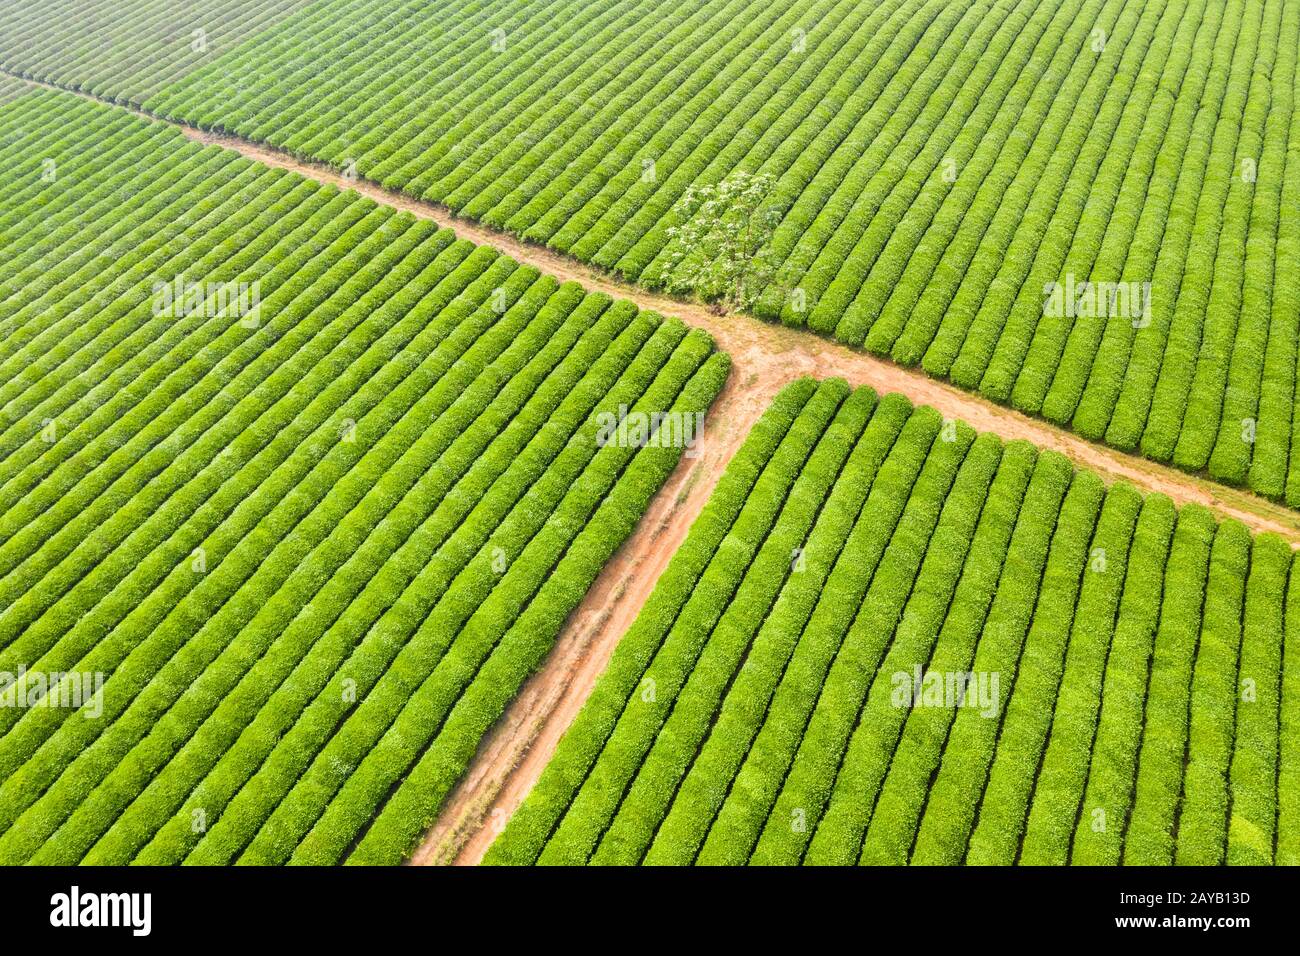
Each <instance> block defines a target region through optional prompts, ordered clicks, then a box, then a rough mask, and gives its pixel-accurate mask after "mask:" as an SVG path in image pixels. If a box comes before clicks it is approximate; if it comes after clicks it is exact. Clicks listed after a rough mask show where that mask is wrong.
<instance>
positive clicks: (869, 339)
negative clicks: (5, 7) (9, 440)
mask: <svg viewBox="0 0 1300 956" xmlns="http://www.w3.org/2000/svg"><path fill="white" fill-rule="evenodd" d="M360 24H364V26H363V27H361V26H358V25H360ZM1297 50H1300V5H1297V4H1296V3H1294V2H1290V0H1223V2H1206V0H996V2H995V0H977V2H966V0H962V2H957V0H884V2H881V3H857V2H853V0H800V2H799V3H796V4H785V5H773V4H769V3H761V2H758V0H728V2H724V3H716V2H705V0H686V2H683V3H679V4H674V5H673V6H672V8H671V9H670V10H669V9H665V8H664V7H663V5H662V4H654V3H650V2H648V0H536V2H530V0H489V2H486V3H483V2H478V0H475V2H469V0H454V2H451V3H446V4H436V5H428V4H415V3H402V2H399V0H320V2H317V3H314V4H312V5H311V6H309V7H306V8H304V9H302V10H300V11H298V12H297V13H296V14H295V15H293V16H291V17H289V18H287V19H286V20H284V22H282V23H280V24H278V25H277V26H275V27H273V28H270V29H268V30H266V31H264V32H262V33H261V34H259V35H258V36H256V37H254V38H252V39H250V40H249V41H248V42H246V43H245V44H243V45H242V46H240V47H239V48H238V49H236V50H234V51H232V52H229V53H228V54H226V55H224V56H222V57H220V58H219V59H218V60H216V61H215V62H214V63H212V64H210V65H208V66H207V67H204V68H200V69H198V70H195V71H193V72H191V73H189V74H188V75H186V76H185V77H183V78H182V79H181V80H179V81H178V82H177V83H175V84H172V85H169V86H167V87H166V88H164V89H162V90H160V91H159V93H158V94H157V95H156V96H154V97H151V98H150V99H149V100H148V101H147V102H146V106H147V107H148V108H149V109H151V110H154V111H157V112H158V113H161V114H163V115H165V116H168V117H172V118H175V119H178V120H182V121H185V122H188V123H193V124H198V125H200V126H203V127H205V128H206V127H212V128H216V129H220V130H226V131H230V132H233V133H235V134H238V135H240V136H243V137H247V138H250V139H253V140H257V141H265V142H267V143H270V144H273V145H275V146H277V147H280V148H282V149H285V150H288V151H290V152H292V153H294V154H296V155H300V156H304V157H311V158H314V159H319V160H323V161H325V162H328V163H332V164H335V165H337V166H340V167H342V168H346V169H349V170H355V171H357V172H358V173H359V174H360V175H361V176H364V177H367V178H369V179H373V180H376V181H378V182H380V183H382V184H384V185H385V186H389V187H393V188H397V189H401V190H404V191H406V192H409V193H412V194H414V195H417V196H421V197H425V198H428V199H432V200H436V201H438V202H441V203H445V204H447V205H448V206H450V207H451V208H452V209H454V210H456V211H457V212H458V213H460V214H462V215H465V216H470V217H474V218H476V219H479V220H481V221H482V222H484V223H487V224H489V225H491V226H495V227H499V228H501V229H504V230H508V231H510V232H513V233H516V234H518V235H521V236H524V237H526V238H528V239H531V240H534V241H536V242H539V243H545V244H546V245H548V246H551V247H553V248H555V249H558V250H562V251H564V252H567V253H571V254H572V255H574V256H576V257H578V258H580V259H583V260H586V261H589V262H592V263H595V264H598V265H600V266H603V267H605V268H607V269H610V270H613V271H615V272H617V273H621V274H622V275H624V276H627V277H629V278H633V279H636V280H638V281H639V282H641V283H642V284H646V285H650V286H656V285H659V284H662V283H663V282H665V281H666V276H665V272H664V270H665V268H667V267H668V264H669V258H668V248H669V239H670V236H671V232H670V230H671V229H672V228H674V226H676V225H679V224H680V222H679V217H678V213H677V212H676V211H675V207H676V205H677V203H678V202H679V200H681V199H682V197H683V196H684V195H685V193H686V191H687V189H688V188H689V187H690V186H692V185H701V184H711V183H717V182H720V181H722V180H724V179H726V178H727V177H728V176H731V175H732V174H733V173H736V172H738V171H741V172H748V173H757V174H763V175H766V176H769V177H770V178H771V181H772V183H773V186H772V194H771V200H770V211H771V212H772V213H773V215H774V216H775V217H776V218H777V221H778V224H777V225H776V227H775V229H774V231H773V232H772V234H771V236H770V240H769V241H768V243H767V255H768V257H769V258H770V259H771V260H772V261H773V262H774V263H776V264H777V265H778V266H779V270H778V272H777V273H776V275H775V278H773V280H772V281H771V283H770V285H769V286H768V288H767V291H766V292H765V293H764V294H763V295H762V296H760V297H759V299H758V301H757V302H756V303H755V305H754V306H753V308H754V310H755V311H756V312H757V313H758V314H760V315H762V316H765V317H768V318H772V319H777V318H779V319H780V320H781V321H784V322H787V323H791V324H795V325H806V326H808V327H811V328H812V329H815V330H817V331H819V332H822V333H825V334H828V335H834V336H836V337H837V338H839V339H841V340H842V341H844V342H847V343H850V344H853V345H861V346H864V347H865V348H867V349H869V350H871V351H872V352H875V353H878V354H881V355H884V356H889V357H891V358H892V359H894V360H896V361H898V362H900V363H903V364H906V365H920V366H922V367H923V368H924V369H925V370H926V371H927V372H929V373H930V374H932V375H935V376H939V377H944V378H947V379H950V380H951V381H953V382H955V383H957V384H959V385H961V386H963V387H966V388H969V389H972V390H978V391H979V392H981V393H983V394H984V395H986V396H988V397H990V398H992V399H994V400H996V401H998V402H1002V403H1007V404H1010V405H1012V406H1014V407H1015V408H1017V409H1020V410H1023V411H1025V412H1027V413H1030V414H1034V415H1041V416H1044V417H1045V418H1047V419H1049V420H1050V421H1052V422H1057V423H1061V424H1063V425H1067V426H1069V427H1070V428H1072V429H1074V430H1076V431H1077V432H1079V433H1080V434H1082V435H1084V436H1086V437H1088V438H1092V439H1096V440H1104V441H1106V442H1108V443H1110V444H1111V445H1113V446H1115V447H1117V448H1120V449H1123V450H1136V451H1139V452H1140V453H1142V454H1143V455H1146V456H1148V457H1150V458H1153V459H1156V460H1158V461H1161V462H1172V463H1174V464H1176V465H1178V466H1179V467H1181V468H1184V469H1187V470H1191V471H1208V472H1209V474H1211V475H1212V476H1214V477H1216V478H1218V479H1221V480H1223V481H1227V482H1230V483H1235V484H1243V485H1248V486H1249V487H1250V488H1252V489H1255V490H1257V491H1259V492H1260V493H1262V494H1264V495H1267V496H1269V497H1272V498H1276V499H1282V500H1286V501H1287V502H1289V503H1290V504H1292V505H1295V506H1300V455H1292V454H1291V448H1292V445H1293V442H1294V440H1295V437H1296V430H1297V428H1300V419H1297V417H1296V416H1295V414H1294V412H1295V406H1296V382H1295V378H1296V374H1295V373H1296V366H1297V330H1298V327H1300V308H1298V307H1297V302H1300V219H1297V217H1295V216H1294V215H1284V214H1283V211H1284V210H1289V209H1295V208H1296V207H1297V205H1300V112H1297V111H1296V110H1295V109H1294V103H1295V98H1296V97H1295V92H1296V82H1297V70H1296V59H1297ZM1052 290H1056V291H1052Z"/></svg>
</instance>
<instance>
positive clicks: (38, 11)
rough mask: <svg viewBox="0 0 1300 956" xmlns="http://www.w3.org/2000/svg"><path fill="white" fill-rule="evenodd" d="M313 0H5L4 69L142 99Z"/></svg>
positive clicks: (0, 29)
mask: <svg viewBox="0 0 1300 956" xmlns="http://www.w3.org/2000/svg"><path fill="white" fill-rule="evenodd" d="M309 3H311V0H185V2H184V3H176V2H173V0H41V2H40V3H24V2H17V0H3V2H0V69H4V70H7V71H9V72H10V73H14V74H17V75H19V76H24V77H27V78H29V79H34V80H41V81H44V82H47V83H53V84H56V85H58V86H63V87H67V88H69V89H74V90H82V91H84V92H86V93H90V94H92V95H94V96H99V97H102V98H104V99H109V100H113V101H115V102H122V103H132V104H137V105H138V104H139V103H141V102H142V101H143V100H144V99H146V98H147V97H149V96H152V95H153V94H154V93H157V92H158V90H160V89H162V87H163V86H165V85H167V84H168V83H171V82H172V81H174V80H176V79H178V78H180V77H181V76H183V75H185V74H186V73H187V72H189V71H190V70H193V69H195V68H197V67H199V66H202V65H203V64H205V63H211V62H212V61H213V60H214V59H215V58H216V57H218V56H219V55H221V54H222V53H226V52H229V51H230V50H232V49H234V48H235V47H236V46H237V45H238V44H239V43H240V42H242V41H243V40H245V39H247V38H248V37H251V36H255V35H256V34H258V33H260V32H262V31H263V30H266V29H267V28H268V27H271V26H274V25H275V24H276V23H278V22H279V21H280V20H282V19H283V18H284V17H286V16H288V15H289V14H290V13H291V12H293V11H294V10H298V9H301V8H302V7H305V6H307V5H308V4H309Z"/></svg>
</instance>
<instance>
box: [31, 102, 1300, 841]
mask: <svg viewBox="0 0 1300 956" xmlns="http://www.w3.org/2000/svg"><path fill="white" fill-rule="evenodd" d="M38 85H42V86H44V85H47V84H38ZM51 88H55V87H51ZM80 95H85V94H80ZM132 112H136V113H139V115H146V116H147V114H144V113H140V111H138V110H132ZM149 118H151V119H156V118H154V117H149ZM159 122H165V121H162V120H159ZM173 125H176V126H177V128H179V129H181V130H182V131H183V132H184V134H185V135H186V136H188V137H189V138H191V139H193V140H196V141H198V142H201V143H216V144H220V145H222V146H225V147H228V148H230V149H233V150H236V151H237V152H239V153H242V154H243V155H244V156H247V157H248V158H250V159H255V160H259V161H261V162H263V163H265V164H267V165H269V166H275V167H279V168H282V169H289V170H293V171H295V172H298V173H300V174H302V175H304V176H308V177H311V178H313V179H315V180H318V181H320V182H327V183H332V184H334V185H336V186H339V187H341V188H349V189H354V190H356V191H357V192H359V193H361V194H362V195H365V196H368V197H370V198H372V199H374V200H376V201H378V202H382V203H386V204H388V205H391V206H395V207H397V208H399V209H403V210H406V211H408V212H410V213H411V214H413V215H415V216H418V217H420V218H422V219H429V220H432V221H434V222H436V223H438V224H439V225H441V226H445V227H448V228H452V229H454V230H455V231H456V233H457V234H458V235H460V236H462V237H463V238H465V239H469V240H470V241H472V242H475V243H479V244H482V245H490V246H494V247H495V248H497V249H500V250H501V251H503V252H505V253H506V254H507V255H509V256H511V257H512V258H514V259H516V260H517V261H519V262H522V263H527V264H529V265H533V266H536V267H537V268H539V269H541V270H543V271H545V272H549V273H551V274H552V275H555V276H557V277H559V278H561V279H566V280H567V279H574V280H577V281H579V282H581V283H582V284H583V285H585V286H587V287H588V288H590V289H595V290H599V291H601V292H606V293H608V294H610V295H612V296H615V297H618V298H624V299H630V300H631V301H632V302H634V303H636V304H637V305H638V306H640V307H641V308H643V309H653V310H655V311H657V312H661V313H664V314H668V315H675V316H678V317H680V318H682V319H683V320H685V321H686V322H688V323H690V324H691V325H694V326H698V327H700V328H703V329H705V330H707V331H708V332H710V333H711V334H712V335H713V337H714V339H715V340H716V341H717V344H718V347H719V348H721V349H723V350H724V351H726V352H728V353H730V354H731V357H732V360H733V363H734V364H733V369H732V374H731V377H730V379H729V380H728V382H727V385H726V386H725V388H724V389H723V392H722V394H721V395H720V396H719V398H718V400H717V402H716V403H715V405H714V406H713V408H712V409H711V410H710V412H709V415H708V417H707V419H706V426H705V431H704V436H703V441H702V443H701V444H702V453H701V455H700V456H699V457H697V458H695V459H686V458H683V460H682V461H681V462H680V464H679V465H678V467H677V469H676V470H675V471H674V472H673V474H672V475H671V476H670V477H669V479H668V482H667V483H666V484H665V486H664V489H663V490H662V492H661V493H660V494H659V495H657V496H656V497H655V499H654V501H653V502H652V503H651V506H650V509H649V510H648V511H647V513H646V515H645V517H644V518H643V519H642V521H641V522H640V524H639V525H638V526H637V528H636V530H635V531H634V532H633V533H632V535H631V536H630V537H629V538H628V540H627V541H626V542H625V543H624V545H623V547H622V548H621V549H620V550H619V552H618V553H617V554H616V555H615V556H614V558H613V559H612V560H611V561H610V562H609V564H608V565H607V566H606V567H605V568H604V569H603V571H602V572H601V574H600V576H599V577H598V578H597V579H596V583H595V584H594V585H593V587H592V588H591V590H590V591H589V592H588V594H587V595H586V597H585V598H584V600H583V601H582V603H581V604H580V605H579V606H578V609H577V610H576V611H575V612H574V613H573V614H572V615H571V616H570V618H569V620H568V622H567V623H566V625H565V628H564V630H563V632H562V633H561V634H560V636H559V639H558V640H557V642H556V646H555V648H554V650H553V651H552V652H551V654H550V656H549V657H548V658H547V661H546V663H545V664H544V665H543V667H542V668H541V670H539V671H538V672H537V673H536V674H534V675H533V677H532V678H530V679H529V680H528V681H527V682H526V683H525V685H524V687H523V690H522V691H521V693H520V694H519V696H518V697H517V698H516V700H515V701H514V703H513V704H512V705H511V706H510V707H509V708H508V710H507V711H506V713H505V715H504V716H503V717H502V719H501V720H500V721H498V723H497V725H496V726H495V727H494V728H493V729H492V731H491V732H490V733H489V734H488V736H487V737H486V738H485V739H484V741H483V743H482V744H481V746H480V748H479V753H478V755H477V757H476V758H475V761H474V763H473V764H472V765H471V767H470V770H469V772H468V773H467V775H466V776H465V778H464V779H463V780H462V781H461V783H460V785H459V786H457V787H456V789H455V790H454V791H453V792H452V794H451V796H450V797H449V798H448V802H447V805H446V806H445V807H444V808H443V812H442V814H441V816H440V818H439V820H438V822H437V823H436V824H435V825H434V827H433V828H432V829H431V830H430V832H429V833H428V834H427V836H426V839H425V841H424V843H423V844H422V845H421V847H420V849H419V850H418V851H417V852H416V853H415V855H414V856H413V857H412V860H411V862H413V863H417V864H419V863H435V864H436V863H453V862H454V863H462V864H464V863H477V862H478V861H479V860H480V859H481V858H482V856H483V854H484V852H486V850H487V848H488V846H489V845H490V844H491V842H492V839H493V838H494V836H495V835H496V833H497V832H498V831H499V829H500V828H501V826H503V825H504V822H505V821H506V820H507V819H508V818H509V815H510V814H511V813H512V812H513V811H514V810H515V808H516V807H518V805H519V803H520V802H521V801H522V800H523V798H524V797H525V796H526V795H527V793H528V791H529V789H530V788H531V787H532V785H533V784H534V783H535V782H536V780H537V778H538V776H539V775H540V773H541V771H542V768H543V767H544V766H545V765H546V762H547V761H548V760H549V759H550V756H551V754H552V753H554V751H555V747H556V745H557V744H558V743H559V740H560V737H561V736H562V735H563V733H564V731H565V730H566V729H567V728H568V726H569V725H570V723H572V721H573V718H574V717H575V716H576V714H577V712H578V710H579V709H580V708H581V707H582V705H583V703H584V702H585V701H586V699H587V696H588V694H589V693H590V692H591V689H592V686H593V685H594V683H595V681H596V678H597V677H598V676H599V675H600V673H601V672H602V671H603V670H604V667H605V664H606V662H607V661H608V660H609V656H610V654H611V653H612V652H613V649H614V647H615V645H616V644H617V643H618V640H619V638H620V637H621V636H622V635H623V633H624V632H625V631H626V630H627V628H628V626H629V625H630V624H631V622H632V621H633V620H634V619H635V617H636V615H637V613H638V612H639V611H640V609H641V606H642V605H643V604H644V603H645V601H646V599H647V598H648V597H649V595H650V592H651V590H652V589H653V588H654V584H655V582H656V581H657V580H658V577H659V574H660V572H661V571H662V570H663V569H664V567H665V566H666V565H667V563H668V560H669V559H670V558H671V556H672V554H673V553H674V552H675V551H676V549H677V547H678V545H680V544H681V542H682V541H683V540H684V539H685V537H686V533H687V531H688V530H689V528H690V525H691V523H692V522H693V521H694V520H695V517H696V516H697V515H698V514H699V512H700V510H701V509H702V508H703V507H704V504H705V502H706V501H707V500H708V498H709V495H710V494H711V493H712V491H713V488H714V486H715V485H716V483H717V481H718V479H719V477H720V476H721V474H722V472H723V470H724V469H725V468H726V465H727V463H728V462H729V461H730V460H731V456H732V455H733V454H734V453H735V451H736V449H737V448H738V447H739V445H740V443H741V441H742V440H743V439H744V436H745V434H746V433H747V432H748V430H749V428H750V426H751V425H752V424H753V423H754V421H756V420H757V418H758V417H759V415H761V414H762V411H763V409H764V408H765V407H766V406H767V404H768V402H769V401H770V400H771V398H772V397H773V396H774V395H775V394H776V393H777V392H778V391H779V390H780V389H781V387H782V386H784V385H785V384H786V383H788V382H790V381H791V380H793V379H795V378H798V377H799V376H802V375H813V376H817V377H819V378H825V377H830V376H838V377H841V378H844V379H846V380H848V382H849V383H850V384H851V385H855V386H857V385H870V386H872V387H873V388H875V389H876V390H878V391H880V392H902V393H903V394H904V395H906V396H907V397H908V398H910V399H911V400H912V401H913V402H914V403H916V404H918V405H919V404H925V405H932V406H934V407H935V408H936V409H938V410H939V411H940V412H941V413H943V414H944V415H945V416H947V417H950V418H959V419H962V420H964V421H966V422H968V423H969V424H970V425H972V426H973V427H974V428H976V429H979V430H981V431H992V432H996V433H997V434H998V435H1000V436H1001V437H1002V438H1003V439H1014V438H1023V439H1026V440H1028V441H1031V442H1033V443H1034V444H1036V445H1038V446H1040V447H1043V448H1051V449H1054V450H1055V451H1058V452H1060V453H1061V454H1063V455H1066V456H1067V457H1069V458H1070V459H1072V460H1073V461H1074V462H1075V463H1076V464H1078V465H1080V466H1082V467H1086V468H1091V469H1092V470H1094V471H1096V472H1098V473H1099V474H1100V475H1101V476H1102V478H1103V479H1105V480H1106V481H1108V482H1113V481H1117V480H1125V481H1129V482H1131V483H1132V484H1134V485H1136V486H1137V487H1138V488H1140V489H1142V490H1143V491H1148V492H1150V491H1157V492H1163V493H1164V494H1166V495H1168V496H1169V497H1170V498H1172V499H1173V500H1174V501H1175V502H1176V503H1177V504H1180V505H1182V504H1187V503H1191V502H1195V503H1197V504H1201V505H1205V506H1206V507H1209V508H1211V509H1213V510H1214V511H1216V512H1217V513H1219V514H1220V515H1223V516H1226V517H1231V518H1236V519H1238V520H1240V521H1241V522H1243V523H1244V524H1245V525H1247V526H1248V527H1250V528H1251V529H1253V530H1255V531H1272V532H1276V533H1278V534H1281V535H1283V536H1284V537H1286V538H1287V539H1288V540H1290V541H1291V542H1292V544H1293V546H1300V513H1298V512H1295V511H1292V510H1290V509H1288V508H1285V507H1283V506H1281V505H1277V504H1274V503H1272V502H1269V501H1267V500H1265V499H1263V498H1260V497H1259V496H1257V495H1254V494H1251V493H1250V492H1246V491H1241V490H1238V489H1233V488H1228V487H1226V486H1223V485H1219V484H1216V483H1214V482H1211V481H1208V480H1206V479H1203V478H1199V477H1196V476H1193V475H1187V474H1184V473H1183V472H1180V471H1177V470H1175V469H1173V468H1169V467H1167V466H1164V465H1160V464H1157V463H1155V462H1150V461H1146V460H1145V459H1142V458H1139V457H1137V456H1133V455H1128V454H1125V453H1123V452H1120V451H1115V450H1113V449H1110V448H1107V447H1105V446H1103V445H1098V444H1094V443H1093V442H1089V441H1087V440H1085V439H1083V438H1080V437H1078V436H1076V435H1073V434H1071V433H1069V432H1067V431H1065V430H1063V429H1060V428H1057V427H1056V426H1054V425H1050V424H1048V423H1046V422H1044V421H1041V420H1038V419H1034V418H1029V417H1027V416H1025V415H1022V414H1021V413H1019V412H1016V411H1014V410H1012V409H1009V408H1004V407H1001V406H998V405H994V404H993V403H991V402H989V401H986V400H985V399H983V398H980V397H979V396H975V395H971V394H969V393H967V392H963V391H961V390H959V389H958V388H956V387H955V386H952V385H948V384H946V383H944V382H940V381H938V380H935V379H931V378H928V377H927V376H926V375H925V374H924V373H923V372H920V371H915V370H911V369H906V368H902V367H900V366H897V365H894V364H892V363H890V362H888V361H885V360H883V359H880V358H877V357H875V356H872V355H869V354H866V353H864V352H859V351H855V350H853V349H850V348H848V347H847V346H843V345H838V344H836V343H834V342H831V341H829V340H827V339H823V338H820V337H818V336H816V335H814V334H813V333H811V332H806V331H803V330H797V329H789V328H785V327H783V326H779V325H774V324H770V323H766V322H761V321H759V320H756V319H752V318H749V317H746V316H718V315H715V314H714V313H712V312H710V311H709V310H708V309H705V308H703V307H700V306H697V305H692V304H688V303H683V302H679V301H676V300H674V299H671V298H668V297H665V296H661V295H656V294H654V293H651V292H647V291H645V290H643V289H641V288H639V287H636V286H633V285H631V284H628V283H625V282H622V281H620V280H618V279H615V278H612V277H611V276H609V275H607V274H606V273H603V272H601V271H600V270H598V269H596V268H594V267H591V266H587V265H585V264H583V263H580V262H578V261H577V260H575V259H572V258H570V257H568V256H565V255H562V254H560V253H556V252H554V251H552V250H550V249H546V248H544V247H542V246H538V245H535V244H532V243H527V242H523V241H521V240H519V239H518V238H516V237H514V236H511V235H509V234H506V233H502V232H498V231H496V230H495V229H490V228H486V227H484V226H482V225H480V224H478V223H476V222H473V221H470V220H465V219H460V218H458V217H456V216H455V215H454V214H453V213H452V212H451V211H450V210H448V209H447V208H446V207H443V206H440V205H437V204H435V203H429V202H423V201H419V200H414V199H411V198H410V197H407V196H403V195H401V194H400V193H396V192H392V191H390V190H387V189H384V188H383V187H381V186H378V185H375V184H373V183H368V182H364V181H357V182H354V181H351V180H349V179H346V178H345V177H343V176H342V175H340V174H339V173H338V171H336V170H334V169H332V168H330V167H326V166H323V165H321V164H316V163H308V162H302V161H300V160H297V159H295V158H293V157H291V156H289V155H287V154H286V153H283V152H281V151H279V150H276V149H272V148H269V147H266V146H261V145H258V144H255V143H250V142H247V141H245V140H242V139H239V138H237V137H233V136H227V135H220V134H214V133H206V132H203V131H200V130H197V129H193V128H190V127H186V126H182V125H179V124H173Z"/></svg>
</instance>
